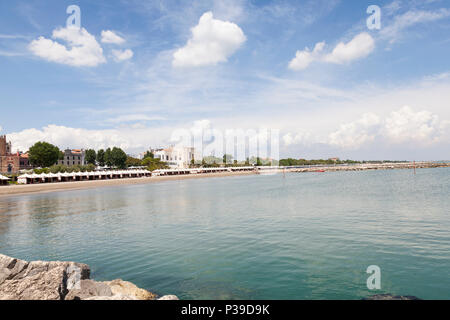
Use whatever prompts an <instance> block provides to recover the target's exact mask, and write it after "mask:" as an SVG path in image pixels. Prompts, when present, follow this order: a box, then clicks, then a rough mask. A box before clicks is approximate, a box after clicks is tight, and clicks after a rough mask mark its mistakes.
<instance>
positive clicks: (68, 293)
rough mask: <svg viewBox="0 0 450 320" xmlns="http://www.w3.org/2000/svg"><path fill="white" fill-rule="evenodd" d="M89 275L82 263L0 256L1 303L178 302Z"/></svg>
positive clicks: (86, 266) (87, 267)
mask: <svg viewBox="0 0 450 320" xmlns="http://www.w3.org/2000/svg"><path fill="white" fill-rule="evenodd" d="M90 273H91V270H90V267H89V266H88V265H86V264H83V263H76V262H61V261H51V262H48V261H32V262H27V261H24V260H20V259H15V258H11V257H8V256H5V255H2V254H0V300H178V298H177V297H176V296H163V297H158V296H157V295H156V294H154V293H151V292H149V291H147V290H144V289H141V288H138V287H137V286H135V285H134V284H132V283H131V282H127V281H123V280H113V281H105V282H99V281H94V280H92V279H90Z"/></svg>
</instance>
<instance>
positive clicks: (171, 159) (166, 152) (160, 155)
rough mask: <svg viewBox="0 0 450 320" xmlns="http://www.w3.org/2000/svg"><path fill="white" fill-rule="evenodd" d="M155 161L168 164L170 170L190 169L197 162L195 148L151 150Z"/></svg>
mask: <svg viewBox="0 0 450 320" xmlns="http://www.w3.org/2000/svg"><path fill="white" fill-rule="evenodd" d="M149 151H150V152H151V153H152V154H153V156H154V158H155V159H159V160H161V161H162V162H164V163H166V164H167V166H169V167H170V168H189V165H190V164H191V163H192V162H193V161H194V160H195V148H191V147H173V146H171V147H169V148H158V149H150V150H149Z"/></svg>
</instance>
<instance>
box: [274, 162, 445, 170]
mask: <svg viewBox="0 0 450 320" xmlns="http://www.w3.org/2000/svg"><path fill="white" fill-rule="evenodd" d="M448 167H450V163H448V162H416V163H413V162H398V163H393V162H389V163H360V164H350V165H345V164H342V165H318V166H303V167H301V166H299V167H288V168H287V169H286V172H317V171H321V172H323V171H325V172H335V171H365V170H394V169H409V170H414V169H426V168H448ZM280 172H282V170H280Z"/></svg>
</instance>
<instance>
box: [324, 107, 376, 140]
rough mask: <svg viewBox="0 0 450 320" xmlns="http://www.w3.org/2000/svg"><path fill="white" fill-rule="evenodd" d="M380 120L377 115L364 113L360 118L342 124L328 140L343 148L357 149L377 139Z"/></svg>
mask: <svg viewBox="0 0 450 320" xmlns="http://www.w3.org/2000/svg"><path fill="white" fill-rule="evenodd" d="M380 122H381V120H380V118H379V117H378V116H377V115H375V114H372V113H367V114H364V115H363V116H362V118H361V119H359V120H356V121H353V122H349V123H345V124H342V125H341V126H340V127H339V129H338V130H337V131H335V132H332V133H331V134H330V135H329V141H328V142H329V144H331V145H334V146H338V147H341V148H349V149H357V148H359V147H361V146H362V145H363V144H366V143H369V142H372V141H373V140H374V139H375V137H376V135H377V133H378V131H379V125H380Z"/></svg>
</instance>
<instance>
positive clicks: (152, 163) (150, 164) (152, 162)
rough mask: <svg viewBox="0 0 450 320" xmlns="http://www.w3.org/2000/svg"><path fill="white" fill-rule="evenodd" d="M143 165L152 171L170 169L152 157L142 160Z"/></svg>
mask: <svg viewBox="0 0 450 320" xmlns="http://www.w3.org/2000/svg"><path fill="white" fill-rule="evenodd" d="M142 165H143V166H146V167H147V168H148V170H150V171H153V170H157V169H167V168H168V166H167V165H166V164H165V163H164V162H162V161H161V160H159V159H154V158H150V157H147V158H145V159H144V160H142Z"/></svg>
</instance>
